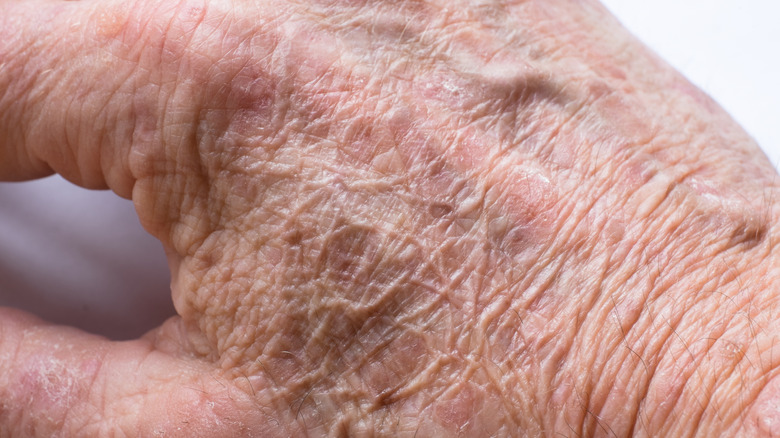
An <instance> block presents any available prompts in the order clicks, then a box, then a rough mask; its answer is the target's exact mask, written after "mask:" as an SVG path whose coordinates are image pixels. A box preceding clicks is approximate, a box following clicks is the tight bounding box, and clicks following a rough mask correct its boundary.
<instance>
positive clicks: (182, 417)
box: [0, 308, 278, 437]
mask: <svg viewBox="0 0 780 438" xmlns="http://www.w3.org/2000/svg"><path fill="white" fill-rule="evenodd" d="M185 332H186V331H185V330H182V327H181V325H180V320H179V319H178V318H177V319H172V320H171V321H169V322H168V323H166V324H165V325H164V326H163V327H162V328H160V329H158V330H157V331H155V332H153V333H150V334H149V335H148V336H146V337H145V338H144V339H141V340H137V341H131V342H121V343H115V342H110V341H107V340H105V339H103V338H100V337H98V336H94V335H89V334H86V333H83V332H80V331H78V330H75V329H71V328H64V327H58V326H52V325H48V324H46V323H44V322H42V321H40V320H38V319H37V318H35V317H32V316H30V315H28V314H24V313H22V312H19V311H16V310H9V309H2V308H0V436H1V437H7V436H14V437H28V436H32V437H51V436H118V435H125V436H166V437H167V436H182V437H183V436H188V437H190V436H210V437H216V436H244V435H245V434H246V433H247V431H253V430H254V431H255V432H258V433H259V430H258V429H257V428H262V430H263V431H265V432H269V433H271V432H273V430H270V429H267V427H271V428H272V427H273V426H274V424H276V423H275V422H272V421H269V414H268V412H267V410H266V411H263V410H261V409H258V408H257V406H256V403H257V399H256V400H252V401H250V399H249V397H248V395H247V392H245V391H244V390H243V389H241V388H238V387H237V386H236V385H234V384H233V383H232V381H231V380H230V379H229V378H226V377H225V376H223V375H222V374H221V373H220V372H218V370H216V369H215V368H213V367H212V366H211V365H209V364H207V362H205V361H202V360H199V359H196V358H194V356H193V352H192V351H190V346H188V345H187V344H188V342H187V341H186V339H185V336H182V334H183V333H185ZM256 384H257V380H255V385H256ZM261 389H262V388H260V387H257V388H256V391H257V392H260V390H261ZM250 392H251V390H250ZM257 416H262V417H263V418H261V419H259V420H258V419H257V418H254V417H257ZM277 421H278V420H277ZM252 428H255V429H252ZM274 433H275V432H274ZM263 436H266V435H263Z"/></svg>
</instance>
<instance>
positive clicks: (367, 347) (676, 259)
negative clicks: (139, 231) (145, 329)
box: [0, 0, 780, 437]
mask: <svg viewBox="0 0 780 438" xmlns="http://www.w3.org/2000/svg"><path fill="white" fill-rule="evenodd" d="M0 154H1V155H0V176H2V178H3V179H7V180H11V179H30V178H35V177H40V176H43V175H47V174H50V173H52V172H58V173H61V174H62V175H64V176H65V177H66V178H68V179H70V180H71V181H73V182H74V183H76V184H79V185H82V186H85V187H92V188H97V187H108V188H110V189H112V190H113V191H115V192H116V193H117V194H118V195H120V196H124V197H127V198H131V199H132V200H133V202H134V203H135V206H136V209H137V212H138V215H139V217H140V219H141V221H142V223H143V224H144V226H145V227H146V229H147V230H148V231H149V232H150V233H152V234H153V235H154V236H156V237H158V238H159V239H160V240H161V241H162V243H163V245H164V246H165V248H166V251H167V253H168V256H169V263H170V267H171V271H172V276H173V283H172V293H173V300H174V303H175V306H176V309H177V313H178V316H176V317H173V318H171V319H170V320H169V321H168V322H166V323H165V324H164V325H163V326H162V327H160V328H158V329H155V330H153V331H151V332H150V333H149V334H147V335H146V336H144V337H143V338H142V339H139V340H136V341H130V342H122V343H115V342H110V341H107V340H105V339H103V338H100V337H97V336H93V335H88V334H86V333H82V332H79V331H76V330H73V329H64V328H62V327H53V326H49V325H47V324H46V323H44V322H42V321H39V320H37V319H35V318H33V317H31V316H28V315H24V314H21V313H20V312H18V311H13V310H3V311H2V315H0V318H1V319H0V436H41V437H48V436H57V434H60V436H124V435H126V436H181V437H191V436H207V437H214V436H225V437H233V436H264V437H265V436H269V437H270V436H290V435H293V436H415V435H416V436H459V435H460V436H538V435H546V436H626V435H631V434H634V435H636V436H648V435H654V436H687V435H694V434H699V435H701V436H718V435H720V434H725V435H733V434H743V435H759V436H760V435H764V436H773V435H780V413H779V412H780V380H778V379H775V380H773V378H774V377H775V376H776V375H777V374H778V369H779V368H778V366H779V365H780V351H777V350H778V348H779V347H777V346H776V344H778V342H776V341H777V340H778V335H777V333H778V330H777V329H778V319H779V318H780V315H779V314H778V311H777V309H778V306H779V305H780V303H778V297H779V296H780V295H778V293H780V289H778V285H777V281H776V278H777V275H778V273H780V256H778V254H777V251H776V250H775V246H776V245H775V244H776V243H777V242H776V241H777V238H778V237H777V235H778V234H777V233H776V232H775V231H776V230H775V227H776V225H775V224H776V223H777V209H776V208H775V202H776V201H777V199H778V196H777V194H778V193H777V190H778V184H777V175H776V173H775V171H774V170H773V168H772V166H771V165H770V164H769V163H768V161H767V160H766V159H765V158H764V156H763V154H762V153H761V152H760V151H759V149H758V147H757V146H756V145H755V144H754V143H753V141H752V140H751V139H750V138H749V137H748V136H747V135H746V134H745V133H744V132H743V131H742V130H741V129H740V128H739V127H738V126H736V124H735V123H734V122H733V121H731V119H730V118H729V117H728V116H727V115H726V114H725V113H724V112H723V111H722V110H721V109H719V108H718V107H717V105H715V104H714V103H713V102H712V101H711V100H710V99H709V98H708V97H707V96H705V95H703V94H702V93H701V92H700V91H698V90H697V89H695V88H694V87H693V86H691V85H690V84H689V83H688V82H687V81H686V80H685V79H684V78H682V77H680V76H679V75H678V74H677V73H675V72H674V71H673V70H671V69H670V68H669V67H667V66H666V65H665V64H664V63H663V62H662V61H660V60H659V59H657V58H656V57H655V56H654V55H653V54H651V53H650V52H649V51H648V50H647V49H645V48H644V47H643V46H642V45H641V44H640V43H638V42H637V41H636V40H634V39H633V38H631V37H630V36H629V35H628V34H627V33H626V31H625V30H624V29H622V28H621V27H620V26H619V25H618V24H617V22H616V21H614V19H612V18H611V17H610V16H609V14H608V13H607V12H606V10H605V9H604V8H603V7H601V6H600V5H599V4H598V3H597V2H595V1H592V0H579V1H574V0H524V1H498V0H495V1H493V0H485V1H479V2H477V1H474V2H468V1H452V0H446V1H445V0H431V1H411V0H407V1H378V0H362V1H360V0H320V1H303V0H299V1H297V2H284V1H254V2H245V1H238V0H236V1H233V2H224V3H223V2H218V1H213V2H203V1H197V0H182V1H178V2H156V1H136V2H113V1H101V2H93V1H81V2H63V1H17V0H0Z"/></svg>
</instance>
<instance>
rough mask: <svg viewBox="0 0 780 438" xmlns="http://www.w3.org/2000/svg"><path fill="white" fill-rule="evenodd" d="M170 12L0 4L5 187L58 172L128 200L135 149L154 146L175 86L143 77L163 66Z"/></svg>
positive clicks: (129, 5)
mask: <svg viewBox="0 0 780 438" xmlns="http://www.w3.org/2000/svg"><path fill="white" fill-rule="evenodd" d="M171 3H173V2H171ZM166 8H168V9H170V8H173V5H150V6H144V7H143V10H140V9H141V7H140V5H138V4H134V3H133V2H116V3H114V2H66V1H35V2H32V1H3V2H0V180H24V179H30V178H36V177H40V176H44V175H47V174H50V173H52V172H57V173H60V174H62V175H63V176H64V177H66V178H67V179H69V180H71V181H73V182H75V183H77V184H79V185H82V186H85V187H90V188H105V187H110V188H112V189H114V190H115V191H116V192H118V193H119V194H121V195H123V196H125V197H130V195H131V190H132V184H133V178H132V172H131V169H130V163H129V153H130V149H131V146H132V145H133V144H134V143H136V144H137V143H144V142H146V143H149V142H153V141H154V140H155V138H154V136H155V132H156V130H157V128H158V120H160V111H158V108H159V107H160V105H158V102H157V101H156V100H157V99H158V98H159V88H160V87H161V84H162V83H165V82H169V83H172V82H173V81H171V80H170V79H171V78H169V77H166V76H165V74H164V73H161V72H155V73H154V74H152V73H149V71H150V70H149V69H144V68H142V64H144V63H147V64H158V65H159V64H160V63H164V61H165V60H164V59H162V57H164V55H161V53H163V52H165V49H167V47H166V48H164V47H161V44H163V43H162V41H163V40H162V39H161V38H156V37H155V34H156V33H157V34H159V33H161V32H162V30H161V29H162V27H164V17H165V16H166V11H167V10H168V9H166ZM136 14H137V15H136ZM143 14H147V16H149V17H156V18H155V19H154V20H147V21H141V20H135V19H133V17H135V16H143ZM185 21H186V20H185ZM173 37H174V38H172V40H171V41H174V43H171V44H174V45H175V41H177V39H176V38H175V35H173ZM147 40H148V41H147ZM152 43H155V44H152ZM142 48H143V49H142ZM174 51H175V50H174ZM141 83H143V84H145V86H144V89H143V90H141V92H139V90H138V88H140V87H141V86H140V85H139V84H141ZM174 134H175V132H174Z"/></svg>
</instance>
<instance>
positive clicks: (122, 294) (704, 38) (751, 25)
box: [0, 0, 780, 338]
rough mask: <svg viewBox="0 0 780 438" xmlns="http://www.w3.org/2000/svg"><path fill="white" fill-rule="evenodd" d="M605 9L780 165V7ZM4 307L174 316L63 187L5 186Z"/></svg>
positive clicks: (146, 318) (123, 322) (666, 0)
mask: <svg viewBox="0 0 780 438" xmlns="http://www.w3.org/2000/svg"><path fill="white" fill-rule="evenodd" d="M605 4H606V5H607V6H608V7H609V8H610V9H611V10H612V11H613V12H615V13H616V14H617V15H618V17H619V18H620V19H621V21H623V23H624V24H625V25H627V27H629V28H630V29H631V30H632V31H633V32H634V33H635V34H637V35H638V36H639V37H640V39H642V40H643V41H645V42H646V43H648V44H649V45H650V46H651V47H653V48H654V49H655V50H656V51H657V52H658V53H659V54H660V55H661V56H662V57H663V58H665V59H667V60H668V61H669V62H671V63H672V65H674V66H675V67H677V68H678V69H679V70H681V71H682V72H683V73H684V74H685V75H686V76H688V77H689V78H690V79H691V80H692V81H693V82H694V83H696V84H697V85H699V86H700V87H701V88H703V89H704V90H705V91H707V92H709V93H710V94H711V95H712V96H713V97H714V98H715V99H716V100H717V101H718V102H720V103H721V105H723V106H724V107H725V108H726V109H727V110H728V111H729V112H731V114H732V115H733V116H734V117H735V118H736V119H737V121H739V122H740V123H741V124H742V125H743V126H744V127H746V128H747V130H748V132H750V133H751V134H752V135H753V136H754V138H756V139H757V140H758V142H759V144H761V145H762V146H763V147H764V148H765V150H766V151H767V152H768V154H769V156H770V158H771V159H772V161H773V163H775V164H777V163H778V162H780V129H778V123H777V122H778V119H779V118H780V81H778V72H780V55H779V53H778V52H780V50H779V49H778V47H779V46H780V26H778V25H776V22H777V21H778V20H779V19H780V2H775V1H759V0H752V1H751V0H728V1H727V0H706V1H704V0H652V1H647V0H642V1H639V0H607V1H606V2H605ZM0 305H11V306H16V307H23V308H26V309H27V310H30V311H33V312H35V313H37V314H38V315H40V316H43V317H44V318H46V319H49V320H53V321H56V322H60V323H67V324H73V325H76V326H79V327H82V328H85V329H87V330H91V331H96V332H102V333H104V334H107V335H109V336H112V337H115V338H128V337H132V336H136V335H138V334H140V333H141V332H143V330H145V329H147V328H151V327H153V326H154V325H156V324H158V323H159V322H160V321H162V319H163V318H165V317H166V316H167V315H170V314H172V307H171V303H170V297H169V291H168V274H167V267H166V262H165V257H164V256H163V253H162V249H161V247H160V245H159V244H158V243H157V242H156V241H155V240H154V239H152V238H151V237H149V236H147V235H146V234H145V233H144V231H143V230H142V229H141V227H140V226H139V224H138V222H137V220H136V219H135V216H134V212H133V208H132V205H131V204H130V203H129V202H128V201H125V200H120V199H119V198H117V197H116V196H114V195H113V194H111V193H108V192H89V191H86V190H81V189H78V188H75V187H73V186H70V185H68V184H67V183H63V182H62V181H61V180H59V179H58V178H49V179H46V180H43V181H39V182H33V183H24V184H0Z"/></svg>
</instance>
